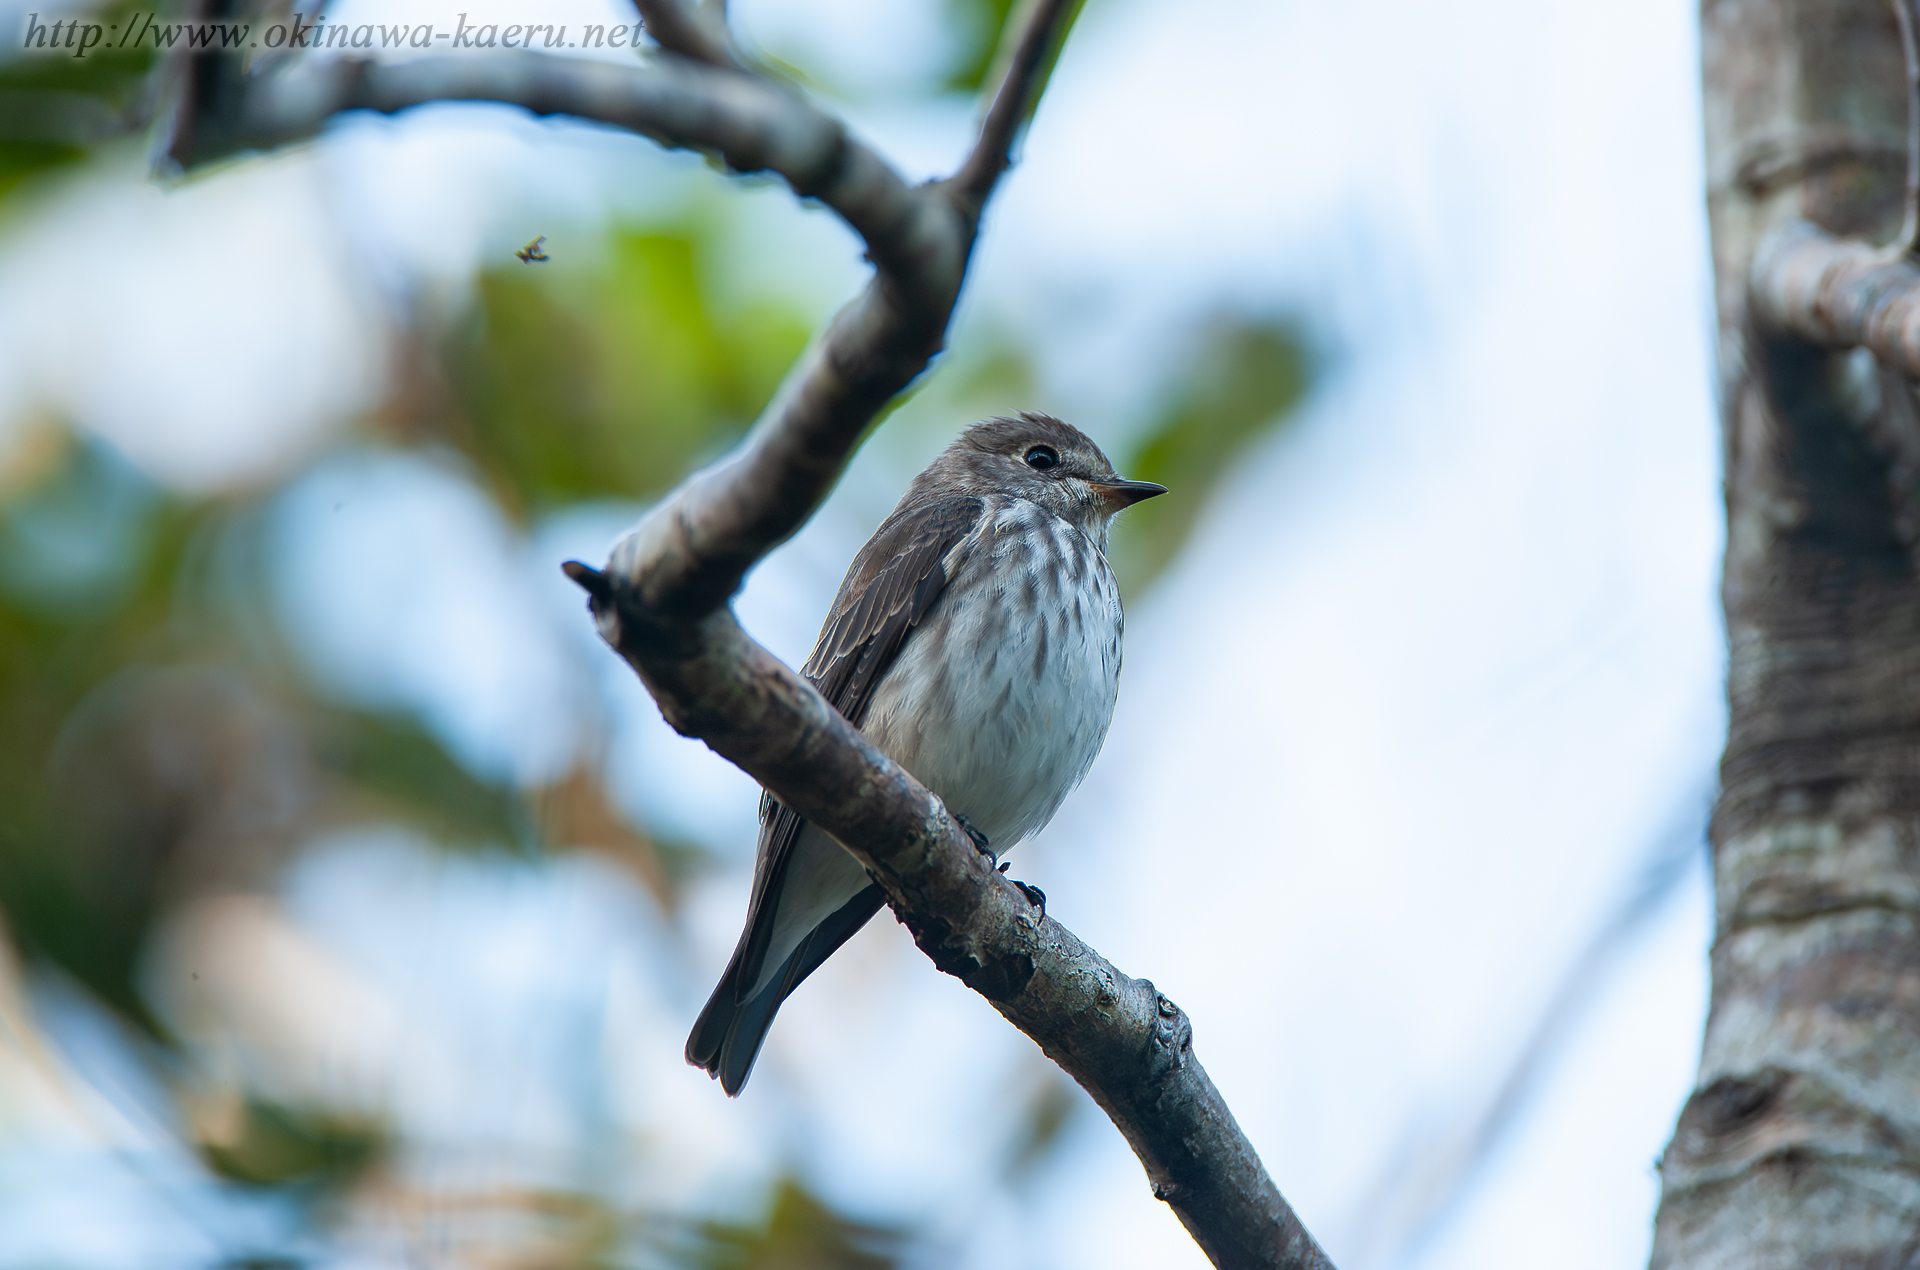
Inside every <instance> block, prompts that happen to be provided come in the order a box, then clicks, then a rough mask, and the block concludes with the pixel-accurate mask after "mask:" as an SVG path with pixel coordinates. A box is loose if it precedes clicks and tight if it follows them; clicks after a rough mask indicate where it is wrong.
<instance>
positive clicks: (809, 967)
mask: <svg viewBox="0 0 1920 1270" xmlns="http://www.w3.org/2000/svg"><path fill="white" fill-rule="evenodd" d="M1165 492H1166V488H1165V487H1164V486H1161V485H1155V484H1152V483H1151V482H1147V481H1124V480H1121V479H1119V478H1118V477H1116V476H1115V475H1114V472H1113V465H1112V464H1111V463H1109V462H1108V461H1107V456H1106V455H1104V454H1102V453H1101V452H1100V447H1099V446H1097V445H1095V444H1094V443H1093V442H1092V441H1091V440H1089V439H1088V438H1087V437H1086V435H1085V434H1083V433H1082V432H1080V431H1079V430H1078V429H1076V428H1072V427H1069V426H1068V425H1066V424H1064V423H1062V422H1060V420H1058V419H1055V418H1052V417H1051V416H1048V415H1042V414H1027V413H1022V414H1020V415H1018V416H1016V417H1014V418H1010V419H988V420H987V421H985V422H984V423H976V424H974V425H973V426H972V427H970V428H968V429H967V430H966V431H965V432H964V433H962V434H961V436H960V439H959V440H957V441H955V442H954V443H953V444H952V445H950V446H948V447H947V448H946V449H945V450H944V451H942V452H941V454H940V457H938V458H936V459H935V460H934V461H933V462H932V463H931V464H930V465H929V466H928V467H927V469H926V471H924V472H922V473H920V475H919V476H917V477H915V478H914V481H913V484H912V485H911V486H909V487H908V489H907V493H906V496H905V497H903V498H902V499H901V500H900V503H899V505H898V506H897V507H895V508H894V509H893V514H892V515H891V516H888V517H887V519H886V521H885V522H884V523H883V524H882V525H881V526H880V528H879V529H878V530H877V531H876V532H875V533H874V535H873V537H872V538H870V539H868V541H867V545H866V546H865V547H863V548H861V550H860V554H859V555H857V556H855V557H854V560H853V565H852V567H851V568H849V569H848V570H847V576H846V578H845V580H843V581H842V582H841V583H840V593H839V594H838V595H837V596H835V597H834V601H833V607H832V608H831V609H830V610H829V611H828V613H827V620H826V624H825V625H824V626H823V627H822V628H821V631H820V639H819V641H818V642H817V643H816V644H815V645H814V649H813V655H812V656H811V657H809V658H808V659H807V664H806V665H805V666H804V667H803V668H802V670H801V673H802V674H803V675H805V676H806V678H807V680H808V681H809V682H810V683H812V684H813V686H814V687H815V688H817V689H819V691H820V694H821V695H822V696H824V697H825V698H826V699H827V700H828V701H830V702H832V703H833V705H834V707H835V708H836V709H838V710H839V711H840V713H841V714H843V715H845V716H846V718H847V721H848V722H850V723H852V724H853V725H854V726H855V727H857V728H859V729H860V730H861V731H862V732H863V733H865V734H866V735H867V737H868V738H869V739H870V740H872V741H873V743H874V744H875V745H876V746H877V747H878V748H879V749H880V750H881V751H883V752H884V753H886V754H887V755H888V756H889V757H891V758H892V759H893V760H894V761H895V762H897V763H899V764H900V765H901V766H902V767H904V768H906V769H907V770H908V771H909V772H912V773H913V775H914V776H915V778H916V779H918V780H919V781H920V782H921V784H923V785H925V786H926V787H927V788H928V789H930V790H932V791H933V792H934V793H935V794H936V795H938V796H939V798H940V800H941V801H942V802H944V803H945V804H946V805H947V807H948V809H949V810H951V811H952V812H954V813H955V814H956V815H958V816H959V817H961V818H962V823H963V824H965V825H967V827H968V829H969V831H970V832H972V833H974V835H975V837H976V840H977V841H981V842H982V845H983V846H985V845H986V843H988V842H990V843H991V844H992V845H993V847H994V848H996V849H998V850H1000V851H1005V850H1006V849H1007V848H1009V847H1011V846H1013V845H1014V844H1015V843H1017V842H1019V841H1020V840H1021V839H1022V838H1025V837H1027V836H1028V835H1029V834H1032V833H1034V832H1036V831H1037V830H1039V829H1040V828H1041V826H1043V825H1045V824H1046V823H1047V821H1048V820H1050V819H1052V817H1053V813H1054V811H1055V810H1056V809H1057V808H1058V807H1059V806H1060V802H1061V800H1062V799H1064V798H1065V797H1066V796H1067V794H1068V792H1069V791H1071V790H1072V789H1073V787H1074V786H1076V785H1078V784H1079V783H1080V780H1081V778H1082V777H1084V776H1085V775H1086V774H1087V769H1088V768H1089V767H1091V766H1092V765H1093V759H1094V755H1096V754H1098V753H1099V752H1100V745H1101V742H1102V741H1104V740H1105V739H1106V735H1107V725H1108V724H1109V723H1110V722H1111V721H1112V719H1113V703H1114V698H1115V696H1116V695H1117V693H1118V691H1119V684H1120V624H1121V621H1120V589H1119V587H1118V586H1117V585H1116V584H1115V582H1114V578H1113V570H1112V569H1110V568H1109V567H1108V566H1107V556H1106V549H1107V526H1108V524H1109V523H1110V522H1111V521H1112V519H1113V517H1114V514H1115V513H1117V512H1119V511H1120V510H1121V509H1122V508H1125V507H1127V506H1130V505H1131V504H1133V503H1137V502H1139V501H1140V500H1141V499H1143V498H1151V497H1153V496H1154V495H1156V494H1164V493H1165ZM883 902H884V901H883V898H882V896H881V892H880V888H879V887H878V886H876V885H874V884H873V882H872V881H871V880H870V879H869V878H868V877H867V874H866V871H865V870H864V869H863V868H862V867H861V866H860V863H859V862H858V861H857V860H855V859H854V858H853V856H851V855H849V854H848V853H847V852H846V851H845V850H843V849H842V848H841V847H840V845H839V844H838V843H837V842H835V841H834V840H833V839H832V838H830V837H828V836H827V834H826V833H825V832H824V831H822V830H820V829H818V828H816V827H814V826H813V825H810V824H808V823H807V822H806V821H804V820H802V819H801V818H800V817H799V816H797V815H795V814H794V813H793V812H791V811H789V810H787V809H786V808H785V807H783V806H781V805H780V804H779V803H778V802H777V801H775V800H774V799H773V798H771V797H766V798H762V799H761V802H760V847H759V854H758V857H757V859H756V860H755V863H754V870H753V896H752V899H751V901H750V902H749V906H748V909H747V926H746V930H745V931H743V932H742V933H741V936H740V943H739V945H738V946H737V947H736V948H735V949H734V951H733V959H732V960H731V961H729V962H728V963H727V970H726V973H725V974H724V975H722V976H721V978H720V986H719V987H717V988H715V989H714V990H713V997H712V999H711V1000H709V1001H708V1002H707V1008H706V1009H705V1010H702V1011H701V1012H700V1019H699V1021H698V1022H697V1023H695V1024H694V1025H693V1034H692V1035H691V1036H690V1037H688V1038H687V1061H688V1062H689V1063H691V1064H693V1065H694V1066H695V1067H701V1068H705V1069H706V1071H707V1073H708V1074H709V1075H711V1076H716V1077H718V1078H719V1080H720V1084H721V1087H722V1088H724V1089H725V1090H726V1091H727V1093H728V1094H729V1095H734V1094H738V1093H739V1092H740V1090H741V1088H742V1086H744V1085H745V1084H746V1082H747V1074H748V1073H749V1072H751V1071H752V1070H753V1061H754V1058H755V1057H756V1056H757V1055H758V1054H759V1052H760V1046H761V1043H762V1042H764V1041H765V1040H766V1036H767V1029H768V1028H769V1027H771V1026H772V1025H773V1016H774V1013H775V1011H777V1010H778V1009H779V1008H780V1004H781V1002H783V1001H785V1000H786V999H787V997H788V996H789V995H790V994H791V993H792V992H793V990H794V988H795V987H796V986H797V985H798V984H799V983H800V981H801V980H802V979H805V978H806V977H807V976H808V975H809V974H811V973H813V971H814V970H815V968H817V967H818V966H819V965H820V963H822V962H823V961H825V960H826V959H827V958H828V957H829V956H830V955H832V953H833V951H834V950H835V949H837V948H838V947H840V945H841V944H844V943H845V942H846V941H847V940H848V939H849V938H851V937H852V935H853V933H854V932H855V931H857V930H859V929H860V927H862V926H863V925H865V924H866V921H867V919H868V918H870V917H872V916H873V915H874V914H875V913H877V912H879V911H880V906H881V904H882V903H883Z"/></svg>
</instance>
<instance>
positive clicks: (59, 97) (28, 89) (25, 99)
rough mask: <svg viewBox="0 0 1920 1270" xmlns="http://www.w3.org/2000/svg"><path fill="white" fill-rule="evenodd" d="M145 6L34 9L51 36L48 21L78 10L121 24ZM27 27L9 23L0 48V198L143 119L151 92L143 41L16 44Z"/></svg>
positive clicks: (149, 56)
mask: <svg viewBox="0 0 1920 1270" xmlns="http://www.w3.org/2000/svg"><path fill="white" fill-rule="evenodd" d="M152 9H153V6H152V5H151V4H148V5H138V6H136V5H134V4H131V3H128V4H113V5H108V6H105V7H103V8H101V9H100V10H98V11H97V12H96V13H94V14H90V15H76V14H75V13H73V12H70V11H66V10H59V11H55V12H46V13H36V14H34V15H33V16H34V20H35V21H37V22H39V23H41V24H42V25H44V26H47V28H48V38H51V24H52V23H53V22H55V21H59V20H63V19H64V20H68V21H71V20H72V19H73V18H74V17H75V16H82V17H84V18H85V20H87V21H91V22H100V23H107V24H116V23H117V24H125V23H127V22H130V21H132V20H135V15H136V14H138V13H144V12H151V11H152ZM21 16H24V15H21ZM26 33H27V24H26V22H25V21H22V22H21V23H20V24H19V25H18V26H17V27H12V28H10V29H9V30H8V31H7V32H6V39H7V41H8V43H9V45H10V46H11V47H9V48H8V49H6V50H5V52H4V54H0V199H4V198H5V197H6V196H7V195H8V194H9V193H11V192H12V191H13V190H14V188H15V187H16V186H19V185H20V184H22V183H23V182H25V181H26V180H27V179H28V178H30V177H33V176H36V175H38V174H40V173H42V172H46V171H50V170H52V169H55V168H59V167H64V166H66V165H69V164H72V163H75V162H77V161H78V160H80V159H82V158H85V157H86V155H87V153H88V151H89V150H90V149H91V148H92V147H94V146H97V145H100V144H103V143H105V142H108V141H111V140H114V139H116V138H118V137H123V136H128V135H131V134H133V133H135V132H138V131H139V130H141V129H142V128H143V127H145V124H146V119H145V114H146V110H147V108H148V106H147V102H148V98H149V97H150V95H151V85H150V84H149V82H148V78H147V76H148V72H149V71H150V70H152V69H153V66H154V64H155V62H156V60H157V58H156V55H155V54H154V52H153V50H152V49H150V48H149V49H144V50H139V51H132V50H127V51H120V50H115V51H112V52H109V51H108V50H106V49H105V48H99V49H95V50H93V51H91V52H89V53H88V55H87V56H85V57H76V56H74V55H73V53H71V52H67V51H65V50H63V51H61V52H59V53H55V52H53V51H52V50H51V49H47V50H38V51H35V50H23V49H21V47H20V46H19V45H18V44H17V43H14V41H16V40H18V39H20V38H21V37H22V36H24V35H25V34H26ZM62 34H64V32H63V33H62Z"/></svg>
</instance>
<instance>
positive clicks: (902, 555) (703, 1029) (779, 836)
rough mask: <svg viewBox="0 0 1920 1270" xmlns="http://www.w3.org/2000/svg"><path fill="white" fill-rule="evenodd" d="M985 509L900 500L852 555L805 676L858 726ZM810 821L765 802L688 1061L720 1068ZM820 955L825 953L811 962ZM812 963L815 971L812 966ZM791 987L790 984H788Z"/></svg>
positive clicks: (975, 503)
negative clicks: (744, 894) (742, 896)
mask: <svg viewBox="0 0 1920 1270" xmlns="http://www.w3.org/2000/svg"><path fill="white" fill-rule="evenodd" d="M985 511H986V506H985V504H984V503H982V502H981V501H980V500H979V499H977V498H958V499H946V500H942V501H940V502H933V503H920V504H916V505H914V506H911V507H903V508H901V509H900V510H898V511H896V512H895V513H894V514H893V515H892V516H890V517H889V518H888V519H887V521H886V523H885V524H883V525H881V526H880V528H879V529H878V530H877V531H876V532H875V533H874V535H873V537H872V538H870V539H869V540H868V541H867V545H866V546H865V547H862V548H861V549H860V554H859V555H857V556H855V557H854V559H853V564H852V565H851V566H850V567H849V568H848V570H847V576H846V578H845V579H844V580H842V582H841V583H840V591H839V593H838V594H837V595H836V596H835V597H834V601H833V607H832V608H831V609H830V610H828V613H827V620H826V623H825V624H824V625H823V626H822V627H821V629H820V638H819V639H818V640H817V641H815V643H814V647H813V654H812V655H811V656H810V657H808V658H807V662H806V665H805V666H803V667H802V668H801V671H800V673H801V674H802V675H804V676H805V677H806V679H807V680H808V682H810V683H812V684H813V686H814V687H815V688H817V689H818V690H819V692H820V695H821V696H823V697H825V698H826V699H827V700H828V701H829V702H830V703H832V705H833V707H834V708H835V709H836V710H838V711H839V712H840V713H841V714H842V715H844V716H845V717H846V719H847V721H848V722H849V723H852V724H853V725H854V726H855V727H858V726H859V725H860V723H861V721H862V719H863V717H864V716H865V714H866V709H867V704H868V702H869V700H870V699H871V697H872V695H873V689H874V686H875V685H876V684H878V683H879V682H880V679H881V676H883V675H884V674H885V673H886V671H887V668H888V667H889V666H891V665H892V664H893V661H894V658H895V657H897V656H898V655H899V653H900V647H901V645H902V644H904V643H905V642H906V638H907V636H908V635H909V634H910V633H911V632H912V630H913V628H914V627H915V626H917V625H918V624H919V622H920V620H921V619H922V618H923V617H925V616H926V614H927V610H928V609H929V608H931V607H932V606H933V602H934V600H935V599H937V598H938V597H939V595H940V592H941V590H942V589H943V588H944V587H945V586H946V584H947V572H946V568H945V561H946V557H947V555H948V553H950V552H951V551H952V550H953V548H954V547H955V545H957V544H958V543H959V542H960V541H961V540H962V539H964V538H966V537H967V535H969V534H971V533H972V532H973V531H974V529H975V527H976V526H977V525H978V524H979V523H980V518H981V516H982V515H983V514H984V513H985ZM805 823H806V822H805V820H803V819H802V818H801V817H800V816H799V815H798V814H796V813H795V812H793V811H790V810H789V809H787V808H786V807H783V806H781V805H780V804H779V803H778V802H777V801H775V800H774V799H773V798H772V796H770V795H769V796H765V797H763V798H762V799H761V800H760V849H759V852H758V858H757V859H756V860H755V861H754V878H753V897H752V900H751V902H750V905H749V907H748V910H747V926H746V930H745V931H743V932H742V933H741V936H740V944H739V947H737V948H736V949H735V950H734V955H733V961H732V963H731V964H730V965H729V966H728V967H727V973H726V975H725V976H724V977H723V978H722V979H721V981H720V985H719V987H718V988H716V989H715V990H714V999H713V1000H712V1001H711V1002H709V1003H708V1006H707V1010H706V1011H705V1012H704V1013H703V1014H702V1015H701V1019H700V1022H699V1023H697V1024H695V1026H694V1031H693V1036H692V1037H691V1038H689V1041H688V1044H687V1059H688V1061H689V1062H692V1063H693V1064H695V1065H696V1066H700V1067H705V1068H707V1069H708V1070H709V1071H713V1070H715V1068H716V1065H717V1064H718V1062H719V1050H720V1046H721V1044H722V1042H723V1041H724V1039H725V1034H726V1032H727V1031H728V1030H729V1026H730V1020H731V1018H732V1015H733V1011H732V1009H731V1008H724V1009H723V1008H720V1007H722V1006H723V1003H724V1006H725V1007H733V1006H737V1005H738V1004H739V1003H740V1002H741V1001H743V1000H744V999H745V995H746V993H747V990H748V989H749V988H751V987H752V986H753V984H754V982H755V981H756V980H757V979H758V978H759V977H760V969H761V963H762V962H763V961H764V960H765V958H766V954H767V946H768V944H769V942H770V941H771V940H772V938H773V913H774V906H773V905H772V904H769V903H768V902H767V897H768V896H770V895H775V894H778V893H779V889H780V883H781V880H782V878H783V876H784V874H785V872H786V865H787V860H788V858H789V857H790V856H791V855H792V853H793V845H794V843H795V842H797V841H798V840H799V837H800V830H801V828H802V827H803V826H804V825H805ZM856 929H857V926H856ZM851 933H852V931H851V930H850V931H848V932H846V934H848V935H850V934H851ZM842 938H843V939H844V938H845V936H842ZM827 951H831V950H830V949H829V950H827ZM823 958H824V953H822V954H821V957H820V958H816V959H814V962H813V964H814V965H817V964H818V962H819V960H820V959H823ZM807 969H808V970H812V969H813V965H809V966H808V967H807ZM802 977H804V976H802ZM797 982H798V980H797V979H796V980H795V983H797ZM793 986H794V984H787V985H784V987H785V990H786V991H790V990H791V989H792V987H793ZM782 995H784V992H783V993H782ZM768 1021H769V1022H770V1021H771V1018H769V1020H768Z"/></svg>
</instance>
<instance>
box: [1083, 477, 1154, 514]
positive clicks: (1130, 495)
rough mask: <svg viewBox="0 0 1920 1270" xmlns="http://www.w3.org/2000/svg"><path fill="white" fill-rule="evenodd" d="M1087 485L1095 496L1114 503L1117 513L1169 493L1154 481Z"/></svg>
mask: <svg viewBox="0 0 1920 1270" xmlns="http://www.w3.org/2000/svg"><path fill="white" fill-rule="evenodd" d="M1087 484H1088V486H1089V487H1090V488H1091V489H1092V490H1093V492H1094V494H1095V495H1097V496H1098V497H1099V498H1101V499H1103V500H1104V501H1106V502H1109V503H1112V504H1113V508H1114V510H1115V511H1118V510H1119V509H1120V508H1122V507H1131V506H1133V505H1134V504H1135V503H1138V502H1141V501H1142V500H1144V499H1149V498H1154V497H1156V496H1158V495H1160V494H1164V493H1166V492H1167V487H1166V486H1164V485H1155V484H1154V483H1153V482H1152V481H1089V482H1087Z"/></svg>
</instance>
